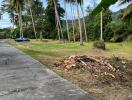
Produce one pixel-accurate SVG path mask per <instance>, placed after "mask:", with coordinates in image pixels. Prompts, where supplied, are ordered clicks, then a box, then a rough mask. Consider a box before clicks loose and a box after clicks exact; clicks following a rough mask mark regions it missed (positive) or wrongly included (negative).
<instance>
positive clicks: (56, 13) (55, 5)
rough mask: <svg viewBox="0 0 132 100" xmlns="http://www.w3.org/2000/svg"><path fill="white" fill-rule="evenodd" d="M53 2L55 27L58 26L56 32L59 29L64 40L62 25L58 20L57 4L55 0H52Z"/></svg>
mask: <svg viewBox="0 0 132 100" xmlns="http://www.w3.org/2000/svg"><path fill="white" fill-rule="evenodd" d="M53 3H54V8H55V17H56V18H55V19H56V23H57V27H58V32H59V30H60V32H61V36H62V39H63V40H64V36H63V32H62V26H61V22H60V18H59V14H58V10H57V4H56V2H55V0H53ZM58 34H59V33H58Z"/></svg>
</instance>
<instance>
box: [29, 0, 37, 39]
mask: <svg viewBox="0 0 132 100" xmlns="http://www.w3.org/2000/svg"><path fill="white" fill-rule="evenodd" d="M27 3H28V7H29V11H30V14H31V19H32V24H33V30H34V34H35V38H36V39H37V32H36V28H35V23H34V18H33V13H32V8H31V4H32V0H28V2H27Z"/></svg>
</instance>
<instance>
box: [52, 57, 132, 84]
mask: <svg viewBox="0 0 132 100" xmlns="http://www.w3.org/2000/svg"><path fill="white" fill-rule="evenodd" d="M114 61H115V60H114ZM115 62H116V61H115ZM122 62H123V61H122ZM118 63H119V62H118ZM123 63H124V62H123ZM114 65H116V64H114ZM120 65H123V64H121V63H120ZM54 66H55V67H60V68H63V69H65V70H67V71H68V70H72V69H84V70H87V71H88V72H90V73H91V75H92V76H94V77H96V79H97V80H98V82H99V83H101V84H102V83H103V84H116V83H119V84H120V85H125V86H132V84H131V81H132V72H131V71H128V70H120V69H119V68H117V67H116V66H113V63H112V61H111V60H108V59H99V58H98V59H97V58H95V57H91V56H86V55H84V56H69V57H65V58H64V59H61V60H59V61H57V62H56V63H55V64H54Z"/></svg>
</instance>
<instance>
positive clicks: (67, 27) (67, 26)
mask: <svg viewBox="0 0 132 100" xmlns="http://www.w3.org/2000/svg"><path fill="white" fill-rule="evenodd" d="M64 8H65V16H66V29H67V36H68V41H69V42H70V33H69V25H68V20H67V12H66V10H67V9H66V0H64Z"/></svg>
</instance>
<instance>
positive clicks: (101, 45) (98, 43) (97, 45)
mask: <svg viewBox="0 0 132 100" xmlns="http://www.w3.org/2000/svg"><path fill="white" fill-rule="evenodd" d="M93 47H94V48H97V49H102V50H105V49H106V45H105V43H104V41H96V42H94V44H93Z"/></svg>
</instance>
